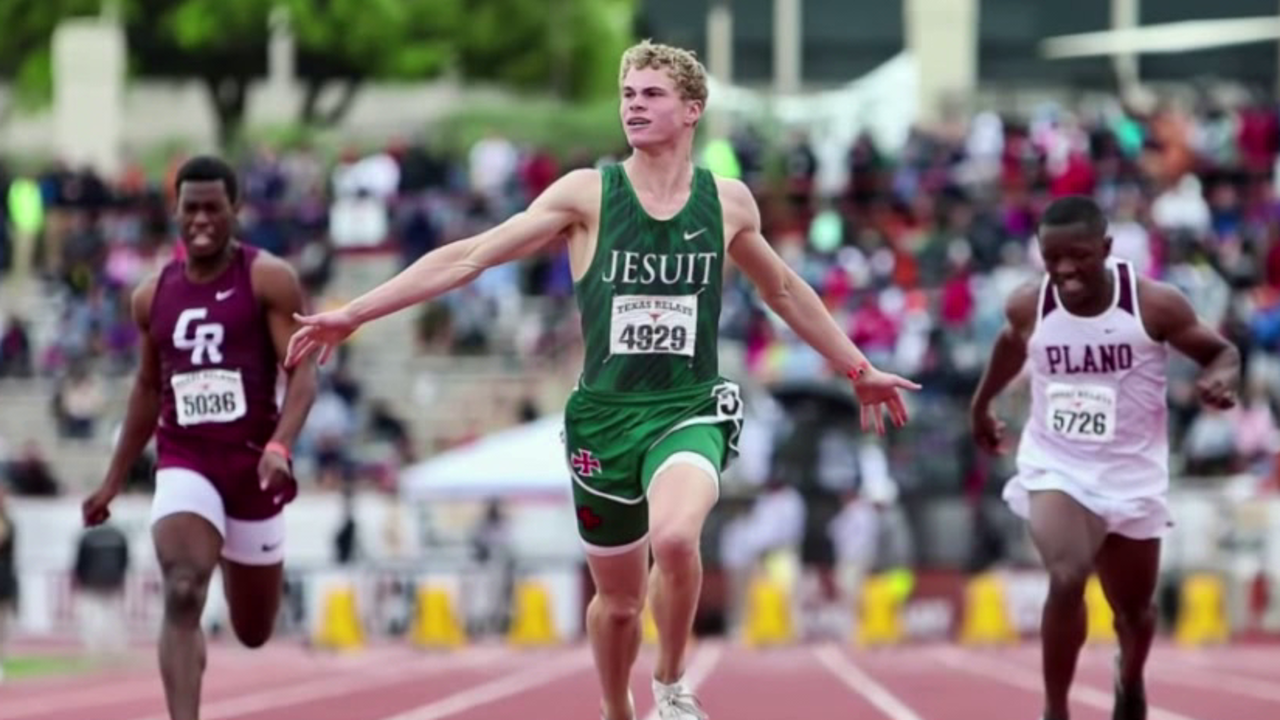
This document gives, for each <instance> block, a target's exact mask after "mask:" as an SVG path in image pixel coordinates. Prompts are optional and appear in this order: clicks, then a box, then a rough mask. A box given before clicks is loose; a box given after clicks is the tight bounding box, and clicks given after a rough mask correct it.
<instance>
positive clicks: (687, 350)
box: [609, 295, 698, 357]
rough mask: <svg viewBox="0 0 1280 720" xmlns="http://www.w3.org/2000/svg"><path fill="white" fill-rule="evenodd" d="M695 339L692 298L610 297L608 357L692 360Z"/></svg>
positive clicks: (695, 314) (695, 312)
mask: <svg viewBox="0 0 1280 720" xmlns="http://www.w3.org/2000/svg"><path fill="white" fill-rule="evenodd" d="M697 340H698V297H697V296H696V295H618V296H615V297H614V298H613V314H612V319H611V322H610V326H609V352H610V354H612V355H684V356H686V357H693V349H694V347H695V346H696V345H697Z"/></svg>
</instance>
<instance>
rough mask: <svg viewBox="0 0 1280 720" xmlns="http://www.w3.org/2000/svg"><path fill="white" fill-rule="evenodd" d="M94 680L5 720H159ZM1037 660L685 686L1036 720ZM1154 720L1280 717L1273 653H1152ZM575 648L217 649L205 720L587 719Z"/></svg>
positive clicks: (781, 669)
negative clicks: (436, 651) (443, 650)
mask: <svg viewBox="0 0 1280 720" xmlns="http://www.w3.org/2000/svg"><path fill="white" fill-rule="evenodd" d="M1112 652H1113V651H1112V650H1111V649H1110V648H1106V647H1096V648H1089V649H1086V651H1085V655H1084V656H1083V658H1082V659H1081V664H1080V670H1079V672H1078V674H1077V682H1076V692H1075V695H1074V696H1073V700H1074V705H1073V711H1074V713H1075V715H1074V717H1075V718H1077V720H1106V718H1109V717H1110V716H1111V712H1110V707H1111V689H1110V688H1111V663H1112ZM126 665H127V666H125V667H120V668H117V669H114V670H112V671H110V672H107V673H102V674H98V675H94V676H91V677H88V678H86V677H76V678H61V679H44V680H31V681H17V682H10V683H7V684H5V685H0V720H90V719H91V720H167V719H166V716H165V714H164V703H163V697H162V695H161V688H160V680H159V677H158V675H157V673H156V672H155V670H154V662H153V661H152V660H151V658H150V656H149V655H145V654H144V655H143V656H142V657H140V658H138V659H137V662H133V663H129V664H126ZM1039 667H1040V665H1039V657H1038V652H1037V649H1036V648H1035V647H1034V646H1029V645H1028V646H1022V647H1017V648H1008V649H997V650H974V649H967V648H961V647H957V646H946V645H931V646H921V647H905V648H899V649H892V650H882V651H874V652H858V651H854V650H852V649H851V648H845V647H840V646H836V645H814V646H798V647H791V648H784V649H778V650H771V651H749V650H744V649H741V648H738V647H736V646H731V645H726V644H724V643H720V642H704V643H702V644H700V645H699V646H697V647H696V648H695V649H694V650H693V652H692V653H691V655H690V662H689V669H688V672H687V676H688V678H689V680H690V681H691V682H693V683H695V684H697V685H698V688H699V691H698V694H699V696H700V697H701V699H702V701H703V704H704V705H705V706H706V708H707V710H708V711H709V712H710V714H711V717H712V718H714V719H716V720H801V719H803V720H849V719H850V718H858V719H861V718H866V719H868V720H872V719H881V718H885V719H887V720H1037V719H1038V717H1039V709H1040V694H1039V693H1040V690H1039V685H1040V679H1039ZM651 668H652V651H651V650H649V649H646V650H645V651H644V653H643V654H642V656H641V659H640V662H639V663H638V666H637V668H636V672H635V675H634V678H633V679H634V682H633V688H634V690H635V696H636V709H637V711H638V713H639V715H638V718H639V720H646V719H647V720H652V718H653V716H652V715H650V713H651V711H652V701H651V697H650V692H649V688H648V680H647V673H648V672H650V671H651ZM1148 695H1149V696H1150V700H1151V713H1150V719H1151V720H1224V719H1228V718H1229V719H1230V720H1275V719H1276V718H1280V651H1277V650H1276V649H1274V648H1271V647H1259V646H1239V647H1224V648H1213V649H1207V650H1185V649H1181V648H1176V647H1172V646H1169V645H1161V646H1160V647H1158V648H1156V651H1155V653H1154V655H1153V658H1152V662H1151V666H1150V669H1149V673H1148ZM597 707H598V702H597V695H596V690H595V676H594V673H593V671H592V669H591V665H590V661H589V655H588V652H587V650H586V649H585V648H583V647H565V648H557V649H550V650H537V651H519V650H512V649H507V648H502V647H477V648H470V649H467V650H463V651H459V652H455V653H441V654H426V653H418V652H415V651H413V650H411V649H408V648H403V647H375V648H368V649H365V650H362V651H359V652H355V653H352V654H349V655H343V656H336V655H322V654H310V653H308V652H306V651H303V650H301V649H298V648H297V647H295V646H291V645H289V644H287V643H278V644H276V645H275V646H273V647H271V648H269V649H267V650H264V651H260V652H256V653H254V652H248V651H245V650H240V649H238V648H231V647H214V648H212V649H211V655H210V663H209V672H208V675H207V676H206V682H205V704H204V709H203V712H202V715H201V717H202V718H203V720H224V719H225V720H231V719H234V720H293V719H294V718H305V719H306V720H445V719H446V718H448V719H450V720H482V719H483V720H596V719H597V718H598V717H599V713H598V710H597Z"/></svg>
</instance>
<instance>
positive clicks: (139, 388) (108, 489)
mask: <svg viewBox="0 0 1280 720" xmlns="http://www.w3.org/2000/svg"><path fill="white" fill-rule="evenodd" d="M155 292H156V281H155V279H154V278H153V279H151V280H148V281H147V282H144V283H143V284H142V285H140V286H139V287H138V289H137V290H135V291H134V293H133V297H132V300H131V303H130V307H131V310H132V314H133V322H134V324H135V325H137V327H138V337H139V340H138V371H137V374H136V375H135V376H134V379H133V389H132V390H131V391H130V392H129V405H128V408H127V409H126V410H125V416H124V426H123V427H122V428H121V430H120V437H119V438H118V439H117V440H116V446H115V449H114V450H113V451H112V452H111V460H110V462H109V463H108V465H107V472H106V476H105V477H104V478H103V480H102V484H101V485H100V486H99V487H98V489H97V491H95V492H94V493H93V494H92V495H90V496H89V497H88V498H87V499H86V500H85V501H84V505H83V508H82V512H83V515H84V522H85V524H86V525H98V524H100V523H103V522H106V520H107V518H109V517H110V516H111V513H110V511H109V510H108V506H109V505H110V504H111V501H112V500H113V499H114V498H115V496H116V495H118V494H119V493H120V491H121V490H123V489H124V485H125V480H126V479H127V478H128V475H129V470H130V469H131V468H132V467H133V464H134V463H135V462H137V461H138V456H139V455H141V454H142V450H143V448H145V447H146V446H147V443H148V442H149V441H150V440H151V436H152V435H153V434H154V433H155V429H156V422H157V421H158V420H159V419H160V352H159V350H158V349H157V348H156V344H155V343H154V342H153V341H152V340H151V302H152V299H153V298H154V297H155Z"/></svg>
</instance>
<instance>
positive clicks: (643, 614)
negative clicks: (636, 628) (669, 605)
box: [640, 603, 658, 645]
mask: <svg viewBox="0 0 1280 720" xmlns="http://www.w3.org/2000/svg"><path fill="white" fill-rule="evenodd" d="M640 628H641V631H640V632H641V638H642V639H643V641H644V644H645V645H656V644H657V643H658V626H657V624H656V623H654V621H653V604H652V603H645V604H644V610H641V611H640Z"/></svg>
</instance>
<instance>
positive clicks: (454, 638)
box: [410, 585, 467, 648]
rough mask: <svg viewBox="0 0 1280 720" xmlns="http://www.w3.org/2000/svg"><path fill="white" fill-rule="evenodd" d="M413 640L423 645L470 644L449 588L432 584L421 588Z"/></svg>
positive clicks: (451, 646) (451, 645) (411, 637)
mask: <svg viewBox="0 0 1280 720" xmlns="http://www.w3.org/2000/svg"><path fill="white" fill-rule="evenodd" d="M410 640H411V641H412V642H413V644H414V645H417V646H418V647H421V648H456V647H461V646H462V645H465V644H466V643H467V634H466V631H465V630H463V628H462V623H460V622H459V621H458V616H457V613H455V612H454V609H453V596H452V595H450V593H449V591H447V590H445V589H443V588H439V587H432V586H430V585H423V586H422V587H419V588H418V604H417V612H416V613H415V618H414V623H413V629H412V631H411V633H410Z"/></svg>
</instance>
